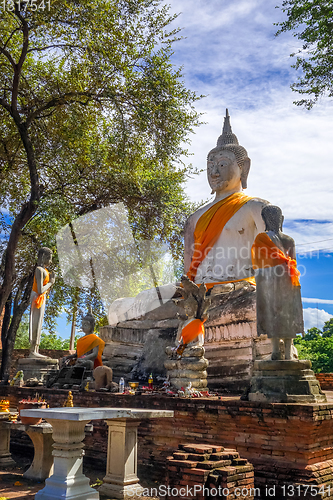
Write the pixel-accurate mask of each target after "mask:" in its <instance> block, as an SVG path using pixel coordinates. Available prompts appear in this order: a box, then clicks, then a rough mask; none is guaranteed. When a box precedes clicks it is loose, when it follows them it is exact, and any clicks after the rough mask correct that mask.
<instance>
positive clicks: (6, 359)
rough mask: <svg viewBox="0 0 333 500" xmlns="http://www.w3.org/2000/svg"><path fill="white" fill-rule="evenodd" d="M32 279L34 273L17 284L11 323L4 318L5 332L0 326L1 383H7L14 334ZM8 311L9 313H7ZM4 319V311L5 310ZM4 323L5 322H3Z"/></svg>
mask: <svg viewBox="0 0 333 500" xmlns="http://www.w3.org/2000/svg"><path fill="white" fill-rule="evenodd" d="M33 279H34V271H33V272H31V273H30V274H29V276H27V277H25V278H24V279H23V280H22V281H21V282H20V284H19V286H18V289H17V292H16V295H15V298H14V304H13V316H12V317H11V321H10V322H9V321H8V319H7V318H6V325H5V326H6V330H4V324H3V326H2V334H1V337H2V363H1V372H0V378H1V379H2V380H3V381H5V382H6V381H7V380H8V378H9V374H10V367H11V360H12V355H13V350H14V345H15V339H16V332H17V329H18V327H19V325H20V322H21V319H22V316H23V314H24V313H25V311H26V309H27V307H28V306H29V303H30V295H31V289H32V284H33ZM11 302H12V300H10V305H9V306H7V303H6V306H7V315H8V314H9V319H10V313H11ZM8 311H9V313H8ZM5 317H6V310H5ZM4 323H5V321H4Z"/></svg>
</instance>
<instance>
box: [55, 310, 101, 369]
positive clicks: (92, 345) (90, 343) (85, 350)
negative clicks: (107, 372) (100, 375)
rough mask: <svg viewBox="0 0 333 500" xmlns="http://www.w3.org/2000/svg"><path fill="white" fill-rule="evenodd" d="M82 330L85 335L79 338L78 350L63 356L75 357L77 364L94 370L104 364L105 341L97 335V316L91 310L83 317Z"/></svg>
mask: <svg viewBox="0 0 333 500" xmlns="http://www.w3.org/2000/svg"><path fill="white" fill-rule="evenodd" d="M81 328H82V331H83V332H84V336H83V337H81V338H79V340H78V341H77V344H76V352H75V353H74V354H69V355H68V356H65V357H64V358H62V360H63V362H64V361H69V360H71V359H75V360H76V361H75V365H76V366H84V367H85V368H87V369H88V370H93V369H94V368H97V367H98V366H102V365H103V362H102V354H103V350H104V346H105V342H104V341H103V340H102V339H100V338H99V337H98V335H95V334H94V333H93V332H94V328H95V318H94V316H93V315H92V313H91V311H89V312H88V314H87V315H86V316H84V318H83V319H82V326H81Z"/></svg>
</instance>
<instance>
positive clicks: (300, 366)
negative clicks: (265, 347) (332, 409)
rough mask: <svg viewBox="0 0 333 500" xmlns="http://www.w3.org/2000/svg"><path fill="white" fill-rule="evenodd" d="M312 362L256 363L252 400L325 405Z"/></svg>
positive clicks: (252, 380) (251, 389) (251, 387)
mask: <svg viewBox="0 0 333 500" xmlns="http://www.w3.org/2000/svg"><path fill="white" fill-rule="evenodd" d="M310 368H311V361H309V360H300V359H298V360H281V361H273V360H267V361H266V360H262V361H255V363H254V371H253V377H252V379H251V386H250V392H249V396H248V398H249V401H266V402H270V403H325V402H326V396H325V394H324V393H323V392H322V390H321V388H320V385H319V382H318V380H317V379H316V377H315V374H314V373H313V371H312V370H311V369H310Z"/></svg>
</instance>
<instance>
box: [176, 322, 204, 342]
mask: <svg viewBox="0 0 333 500" xmlns="http://www.w3.org/2000/svg"><path fill="white" fill-rule="evenodd" d="M200 334H202V335H205V327H204V321H201V319H192V320H191V321H190V322H189V323H188V324H187V325H186V326H184V327H183V328H182V338H183V343H184V344H189V343H190V342H192V340H194V339H195V338H196V337H197V336H198V335H200Z"/></svg>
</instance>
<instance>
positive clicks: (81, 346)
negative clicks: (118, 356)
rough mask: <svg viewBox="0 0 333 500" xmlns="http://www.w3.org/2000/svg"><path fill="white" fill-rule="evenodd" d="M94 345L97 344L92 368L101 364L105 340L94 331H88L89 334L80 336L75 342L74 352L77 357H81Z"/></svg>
mask: <svg viewBox="0 0 333 500" xmlns="http://www.w3.org/2000/svg"><path fill="white" fill-rule="evenodd" d="M96 346H98V354H97V358H96V359H95V362H94V368H96V367H97V366H102V365H103V362H102V354H103V351H104V346H105V342H104V341H103V340H102V339H100V338H99V337H98V336H97V335H95V334H94V333H90V334H89V335H85V336H84V337H81V338H80V339H79V340H78V341H77V344H76V354H77V357H78V358H81V357H82V356H84V354H86V352H89V351H91V350H92V349H94V347H96Z"/></svg>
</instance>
